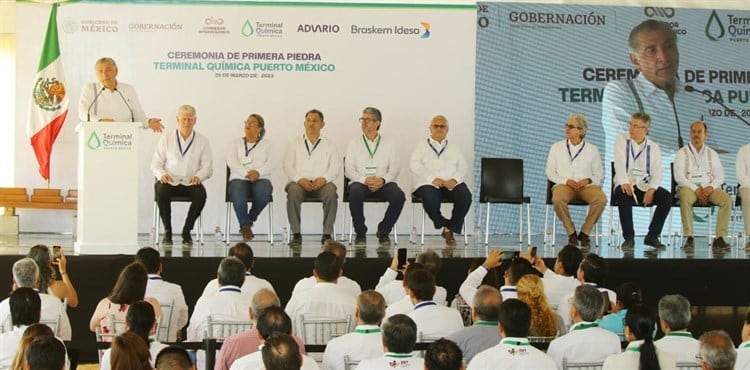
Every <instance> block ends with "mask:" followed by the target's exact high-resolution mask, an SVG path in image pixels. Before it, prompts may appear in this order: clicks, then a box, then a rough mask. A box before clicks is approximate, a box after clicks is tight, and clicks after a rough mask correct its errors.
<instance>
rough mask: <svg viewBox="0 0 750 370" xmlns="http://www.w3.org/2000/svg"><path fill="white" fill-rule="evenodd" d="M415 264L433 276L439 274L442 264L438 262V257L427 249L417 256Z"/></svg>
mask: <svg viewBox="0 0 750 370" xmlns="http://www.w3.org/2000/svg"><path fill="white" fill-rule="evenodd" d="M416 262H418V263H421V264H422V266H424V268H425V269H427V271H429V272H431V273H432V275H433V276H437V275H438V273H440V266H441V265H442V262H441V261H440V256H439V255H438V254H437V253H435V251H434V250H432V249H427V250H426V251H424V252H422V253H420V254H419V255H417V259H416Z"/></svg>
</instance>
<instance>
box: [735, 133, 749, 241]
mask: <svg viewBox="0 0 750 370" xmlns="http://www.w3.org/2000/svg"><path fill="white" fill-rule="evenodd" d="M735 167H736V168H735V170H736V172H735V175H736V176H737V182H738V183H740V189H739V197H740V198H741V199H742V222H743V223H744V226H745V235H750V144H745V145H743V146H742V148H740V150H738V151H737V158H736V160H735ZM745 250H750V240H748V242H747V244H745Z"/></svg>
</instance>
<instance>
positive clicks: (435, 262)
mask: <svg viewBox="0 0 750 370" xmlns="http://www.w3.org/2000/svg"><path fill="white" fill-rule="evenodd" d="M415 262H416V263H419V264H420V265H422V266H423V267H424V268H425V269H427V270H428V271H430V272H431V273H432V275H433V276H435V278H437V274H438V273H439V272H440V266H441V261H440V256H439V255H438V254H437V253H435V251H433V250H432V249H428V250H426V251H424V252H422V253H420V254H419V255H418V256H417V258H416V261H415ZM397 266H398V255H396V254H394V256H393V260H392V261H391V265H390V266H389V267H388V268H387V269H386V270H385V272H384V273H383V276H381V277H380V280H378V285H376V286H375V290H376V291H377V292H378V293H380V294H382V295H383V297H385V303H386V305H389V306H390V305H391V304H393V303H395V302H398V301H399V300H401V299H402V298H403V297H404V296H406V290H405V289H404V284H403V283H402V282H401V280H396V277H397V276H398V273H399V271H398V270H397ZM480 280H481V279H480ZM477 285H479V284H477ZM431 298H432V300H433V301H434V302H435V303H438V304H441V305H443V306H445V305H446V304H447V298H448V293H447V291H446V290H445V288H443V287H441V286H436V289H435V296H434V297H431Z"/></svg>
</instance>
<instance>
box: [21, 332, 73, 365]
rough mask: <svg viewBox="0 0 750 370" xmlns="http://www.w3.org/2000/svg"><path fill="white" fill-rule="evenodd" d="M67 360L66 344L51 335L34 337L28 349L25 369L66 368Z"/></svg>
mask: <svg viewBox="0 0 750 370" xmlns="http://www.w3.org/2000/svg"><path fill="white" fill-rule="evenodd" d="M67 362H68V361H67V355H66V354H65V345H64V344H63V343H62V342H61V341H60V340H59V339H58V338H55V337H53V336H50V335H42V336H39V337H36V338H34V340H33V341H31V343H29V346H28V348H27V349H26V369H25V370H57V369H60V370H64V369H66V368H67Z"/></svg>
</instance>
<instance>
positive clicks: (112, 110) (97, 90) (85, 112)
mask: <svg viewBox="0 0 750 370" xmlns="http://www.w3.org/2000/svg"><path fill="white" fill-rule="evenodd" d="M94 71H95V72H96V78H97V79H98V80H99V83H96V82H94V83H90V84H86V85H84V86H83V88H81V97H80V99H79V101H78V118H79V119H80V120H81V121H84V122H138V123H141V124H142V125H143V127H144V128H146V127H148V128H150V129H151V130H153V131H154V132H162V130H163V129H164V125H162V124H161V118H146V113H144V112H143V108H142V107H141V103H140V101H139V100H138V96H137V95H136V94H135V89H134V88H133V86H131V85H128V84H126V83H122V82H119V81H117V63H115V60H114V59H112V58H108V57H103V58H99V60H97V61H96V64H95V65H94Z"/></svg>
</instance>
